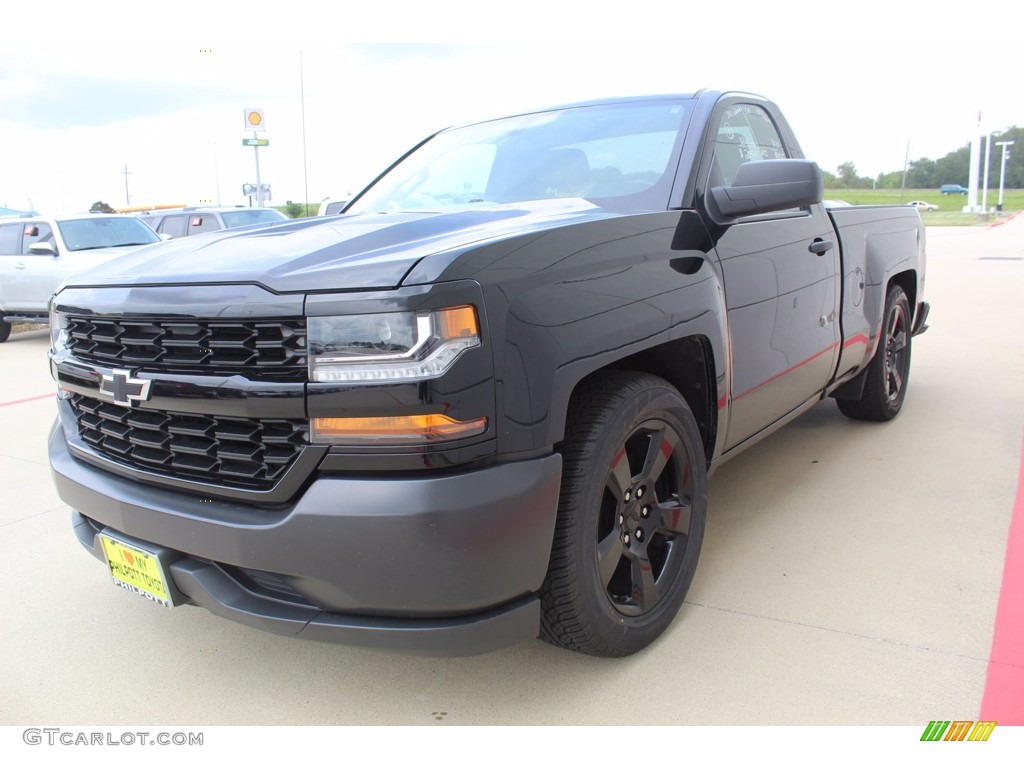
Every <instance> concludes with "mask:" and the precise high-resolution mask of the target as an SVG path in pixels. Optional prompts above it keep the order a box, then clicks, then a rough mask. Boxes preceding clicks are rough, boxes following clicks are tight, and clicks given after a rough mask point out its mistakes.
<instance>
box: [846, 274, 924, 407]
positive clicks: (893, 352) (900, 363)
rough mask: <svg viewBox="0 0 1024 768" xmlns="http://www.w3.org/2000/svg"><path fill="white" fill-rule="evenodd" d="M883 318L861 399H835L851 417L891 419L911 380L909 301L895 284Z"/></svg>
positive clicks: (890, 292)
mask: <svg viewBox="0 0 1024 768" xmlns="http://www.w3.org/2000/svg"><path fill="white" fill-rule="evenodd" d="M883 318H884V319H883V325H882V334H883V335H882V338H881V339H880V340H879V342H878V349H877V350H875V356H874V357H873V358H872V359H871V363H870V364H869V365H868V370H867V374H866V376H867V379H866V381H865V384H864V391H863V393H862V394H861V397H860V399H859V400H836V403H837V404H838V406H839V410H840V411H842V413H843V414H844V415H845V416H849V417H850V418H851V419H858V420H861V421H889V420H890V419H894V418H896V416H897V415H898V414H899V412H900V409H902V408H903V400H904V399H905V398H906V396H907V385H908V384H909V382H910V334H911V325H910V323H911V315H910V302H909V301H908V300H907V294H906V293H905V292H904V290H903V289H902V288H901V287H900V286H898V285H893V286H892V288H890V289H889V293H888V294H887V295H886V297H885V313H884V314H883Z"/></svg>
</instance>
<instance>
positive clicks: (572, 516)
mask: <svg viewBox="0 0 1024 768" xmlns="http://www.w3.org/2000/svg"><path fill="white" fill-rule="evenodd" d="M562 453H563V468H562V487H561V496H560V502H559V512H558V522H557V525H556V528H555V538H554V543H553V548H552V553H551V562H550V565H549V568H548V574H547V577H546V579H545V581H544V585H543V587H542V588H541V605H542V616H541V630H542V637H543V638H544V639H545V640H547V641H549V642H551V643H554V644H555V645H559V646H561V647H563V648H568V649H570V650H574V651H580V652H582V653H587V654H591V655H594V656H626V655H629V654H631V653H635V652H636V651H639V650H640V649H642V648H644V647H646V646H647V645H649V644H650V643H651V642H653V641H654V640H655V639H656V638H657V637H658V636H659V635H661V634H662V632H664V631H665V629H666V628H667V627H668V626H669V624H670V623H671V622H672V620H673V618H674V617H675V615H676V613H677V612H678V610H679V607H680V605H681V604H682V602H683V598H684V597H685V596H686V592H687V590H688V589H689V586H690V582H691V581H692V580H693V575H694V571H695V570H696V567H697V559H698V557H699V555H700V547H701V541H702V539H703V537H704V525H705V518H706V510H707V471H706V462H705V458H704V453H703V447H702V442H701V438H700V432H699V430H698V428H697V424H696V421H695V419H694V418H693V414H692V413H691V412H690V409H689V407H688V406H687V404H686V401H685V400H683V398H682V396H681V395H680V394H679V392H678V391H677V390H676V389H675V388H674V387H672V385H670V384H669V383H668V382H667V381H664V380H663V379H659V378H657V377H655V376H650V375H647V374H639V373H627V372H619V371H613V372H608V373H605V374H601V375H599V376H597V377H595V378H592V379H591V380H590V381H588V382H585V383H584V384H582V385H581V387H580V389H579V390H578V391H577V393H576V394H575V395H574V398H573V402H572V404H571V406H570V412H569V418H568V427H567V433H566V439H565V442H564V444H563V451H562Z"/></svg>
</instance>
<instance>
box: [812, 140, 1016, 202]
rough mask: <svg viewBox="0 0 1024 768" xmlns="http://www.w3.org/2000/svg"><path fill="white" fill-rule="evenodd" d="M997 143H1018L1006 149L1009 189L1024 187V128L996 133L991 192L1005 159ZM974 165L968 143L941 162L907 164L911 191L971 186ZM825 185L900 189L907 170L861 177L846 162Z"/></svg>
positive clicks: (982, 168) (982, 163) (982, 158)
mask: <svg viewBox="0 0 1024 768" xmlns="http://www.w3.org/2000/svg"><path fill="white" fill-rule="evenodd" d="M997 141H1015V142H1016V144H1014V145H1013V146H1010V147H1006V178H1005V179H1004V180H1003V186H1004V187H1005V188H1006V189H1020V188H1021V187H1024V128H1018V127H1016V126H1013V127H1011V128H1008V129H1007V130H1005V131H1002V132H1000V133H994V134H992V152H991V155H990V156H989V161H988V162H989V169H988V183H989V188H990V189H996V188H998V187H999V168H1000V165H1001V163H1002V159H1003V147H998V146H996V142H997ZM970 166H971V145H970V144H964V145H963V146H962V147H960V148H959V149H956V150H953V151H952V152H950V153H949V154H947V155H945V156H944V157H940V158H939V159H938V160H931V159H929V158H927V157H922V158H920V159H919V160H911V161H910V162H909V163H908V164H907V182H906V187H907V189H938V188H939V187H941V186H942V185H943V184H960V185H961V186H964V187H966V186H967V177H968V175H969V172H970ZM978 169H979V170H978V180H979V183H981V182H982V181H983V180H984V178H985V143H984V142H982V144H981V152H980V153H979V158H978ZM822 173H823V174H824V176H825V186H826V187H828V188H831V189H871V188H873V187H876V188H878V189H899V188H900V187H901V186H904V185H903V171H902V169H901V170H898V171H890V172H889V173H880V174H878V176H877V178H871V177H870V176H860V175H859V174H858V173H857V167H856V166H855V165H854V164H853V163H852V162H849V161H848V162H845V163H842V164H841V165H840V166H839V167H838V168H837V169H836V173H830V172H828V171H823V172H822Z"/></svg>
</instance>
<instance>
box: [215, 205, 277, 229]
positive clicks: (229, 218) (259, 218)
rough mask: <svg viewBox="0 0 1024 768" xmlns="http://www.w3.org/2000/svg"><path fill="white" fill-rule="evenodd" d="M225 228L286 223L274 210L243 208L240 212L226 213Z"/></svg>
mask: <svg viewBox="0 0 1024 768" xmlns="http://www.w3.org/2000/svg"><path fill="white" fill-rule="evenodd" d="M221 216H223V217H224V226H225V227H227V228H228V229H231V228H233V227H244V226H245V225H246V224H270V223H271V222H274V221H285V220H287V218H288V217H287V216H285V215H284V214H283V213H281V212H280V211H276V210H274V209H273V208H243V209H242V210H240V211H224V212H223V213H222V214H221Z"/></svg>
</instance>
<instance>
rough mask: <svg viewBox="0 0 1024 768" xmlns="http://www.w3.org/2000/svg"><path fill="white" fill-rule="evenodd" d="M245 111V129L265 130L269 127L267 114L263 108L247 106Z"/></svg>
mask: <svg viewBox="0 0 1024 768" xmlns="http://www.w3.org/2000/svg"><path fill="white" fill-rule="evenodd" d="M243 111H244V112H245V128H244V130H246V131H265V130H266V129H267V116H266V115H265V114H264V113H263V110H262V109H256V108H255V107H246V108H245V110H243Z"/></svg>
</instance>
